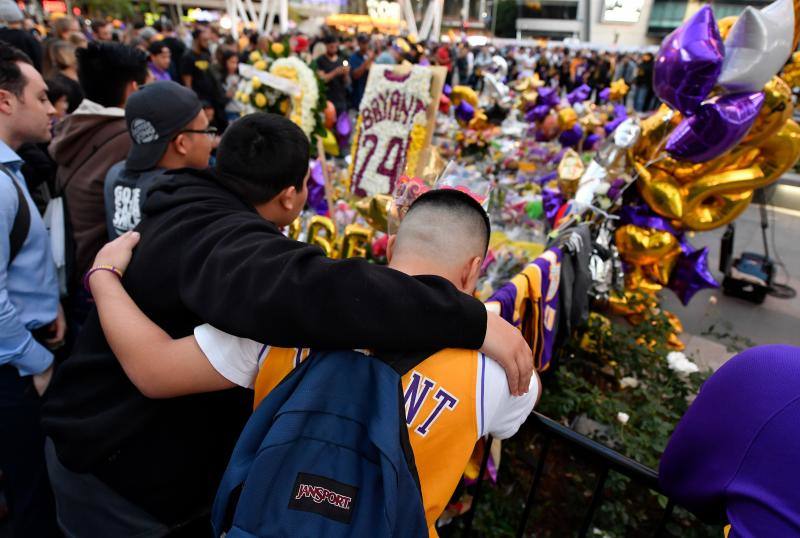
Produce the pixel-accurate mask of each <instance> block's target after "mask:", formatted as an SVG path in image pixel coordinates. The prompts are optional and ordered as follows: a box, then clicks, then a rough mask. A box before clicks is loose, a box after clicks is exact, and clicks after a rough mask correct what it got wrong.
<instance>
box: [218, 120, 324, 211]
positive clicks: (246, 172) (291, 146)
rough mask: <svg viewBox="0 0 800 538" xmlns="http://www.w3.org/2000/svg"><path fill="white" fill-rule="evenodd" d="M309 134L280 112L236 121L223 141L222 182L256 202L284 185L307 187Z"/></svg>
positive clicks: (220, 167) (252, 202)
mask: <svg viewBox="0 0 800 538" xmlns="http://www.w3.org/2000/svg"><path fill="white" fill-rule="evenodd" d="M309 157H310V145H309V142H308V137H307V136H306V134H305V133H304V132H303V130H302V129H300V127H298V126H297V125H295V124H294V123H293V122H292V121H291V120H289V119H288V118H285V117H284V116H281V115H278V114H267V113H263V112H262V113H256V114H249V115H247V116H244V117H243V118H240V119H238V120H236V121H235V122H233V123H232V124H231V125H230V126H229V127H228V129H227V130H226V131H225V134H224V135H223V136H222V140H221V141H220V143H219V148H218V149H217V165H216V171H217V176H218V178H219V182H220V183H222V184H223V185H224V186H225V187H227V188H228V189H230V190H231V191H233V192H234V193H236V194H238V195H239V196H240V197H241V198H242V199H243V200H244V201H246V202H248V203H250V204H252V205H256V204H262V203H264V202H268V201H270V200H272V199H273V198H275V196H277V195H278V193H280V192H281V191H282V190H283V189H285V188H287V187H295V188H296V189H298V190H301V189H302V188H303V180H304V179H305V177H306V173H307V172H308V159H309Z"/></svg>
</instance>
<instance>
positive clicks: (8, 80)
mask: <svg viewBox="0 0 800 538" xmlns="http://www.w3.org/2000/svg"><path fill="white" fill-rule="evenodd" d="M20 63H24V64H29V65H33V62H31V59H30V58H29V57H28V55H27V54H25V53H24V52H22V51H21V50H19V49H18V48H16V47H12V46H11V45H9V44H8V43H6V42H5V41H0V90H5V91H7V92H11V93H13V94H14V95H16V96H17V97H22V93H23V92H24V91H25V85H26V84H27V83H28V79H26V78H25V75H23V74H22V70H21V69H20V68H19V64H20Z"/></svg>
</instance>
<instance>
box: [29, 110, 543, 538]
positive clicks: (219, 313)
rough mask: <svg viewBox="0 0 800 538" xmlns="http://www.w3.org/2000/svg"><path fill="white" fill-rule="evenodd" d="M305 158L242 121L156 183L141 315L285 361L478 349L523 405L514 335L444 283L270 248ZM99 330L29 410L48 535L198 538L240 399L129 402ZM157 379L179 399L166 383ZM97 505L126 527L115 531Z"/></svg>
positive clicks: (235, 428) (137, 289)
mask: <svg viewBox="0 0 800 538" xmlns="http://www.w3.org/2000/svg"><path fill="white" fill-rule="evenodd" d="M309 151H310V143H309V140H308V137H307V136H306V135H305V133H303V131H302V130H301V129H300V128H299V127H298V126H297V125H295V124H294V123H292V122H291V121H290V120H289V119H288V118H285V117H283V116H280V115H275V114H250V115H248V116H245V117H243V118H241V119H239V120H237V121H235V122H233V123H232V124H231V126H230V127H229V128H228V130H227V131H226V132H225V134H224V135H223V137H222V140H221V141H220V146H219V149H218V154H217V163H216V165H215V168H214V169H206V170H192V169H181V170H175V171H171V172H170V173H169V174H167V177H164V178H162V179H160V180H159V181H157V182H156V183H155V185H154V186H153V188H151V189H150V192H149V194H148V199H147V203H146V204H145V206H144V208H143V211H144V215H145V217H144V218H143V219H142V222H141V223H140V224H139V226H138V228H137V231H138V232H140V233H141V238H142V240H141V243H140V245H139V247H138V248H137V250H136V252H135V254H134V256H133V259H132V261H131V263H130V267H128V270H127V271H126V273H125V275H124V284H125V289H126V290H127V291H128V292H129V293H130V296H131V298H132V299H133V300H134V301H135V302H136V304H137V305H138V306H139V307H140V308H141V309H142V311H143V312H144V313H145V314H146V315H148V316H151V317H152V318H153V320H154V321H155V322H156V323H158V324H159V325H161V326H163V327H164V328H165V329H166V330H167V331H168V333H169V334H170V335H172V336H175V337H184V336H190V335H192V333H193V331H194V329H195V327H197V326H199V325H202V324H204V323H210V324H212V325H213V326H215V327H217V328H219V329H221V330H224V331H226V332H228V333H230V334H234V335H237V336H242V337H246V338H250V339H254V340H259V341H266V342H271V343H274V344H276V345H284V346H287V347H291V346H297V347H300V346H302V347H306V346H313V347H317V348H319V349H363V348H378V347H385V348H390V349H398V350H414V349H437V348H445V347H458V348H467V349H479V348H482V349H483V351H484V352H486V353H488V354H490V355H492V356H493V357H495V358H496V359H497V360H498V362H500V363H501V364H502V365H503V367H504V368H505V369H506V371H508V372H509V378H510V382H509V385H510V386H511V387H512V391H513V392H518V391H519V392H524V391H525V390H527V388H528V384H529V383H528V380H529V379H530V376H531V375H532V366H533V361H532V357H531V352H530V348H529V347H528V346H527V344H526V343H525V340H524V339H523V338H522V335H521V334H520V333H519V331H517V330H516V329H514V327H512V326H511V325H509V324H507V323H506V322H505V321H503V320H502V319H501V318H500V317H499V316H496V315H494V314H487V312H486V308H485V307H484V306H483V304H482V303H481V302H480V301H478V300H476V299H474V298H472V297H469V296H468V295H466V294H463V293H461V292H459V291H458V290H457V289H456V288H455V287H454V286H453V285H452V283H450V282H448V281H447V280H446V279H443V278H441V277H438V276H432V275H419V276H415V277H412V276H409V275H405V274H403V273H401V272H399V271H395V270H392V269H389V268H386V267H379V266H376V265H373V264H370V263H368V262H367V261H366V260H363V259H347V260H332V259H329V258H327V257H325V255H324V253H323V252H322V250H321V249H319V248H318V247H315V246H312V245H308V244H304V243H300V242H297V241H293V240H291V239H289V238H287V237H286V236H285V235H283V234H282V233H281V227H282V226H285V225H287V224H289V223H290V222H291V221H293V220H294V219H295V217H296V216H297V214H298V213H300V211H301V210H302V208H303V206H304V204H305V201H306V197H307V195H308V188H307V181H308V175H309V169H308V163H309ZM125 237H126V238H129V236H125ZM120 239H122V238H120ZM109 271H110V269H109V268H108V267H106V268H100V267H93V271H92V273H91V274H90V275H89V276H88V277H87V278H86V282H87V284H88V285H89V286H92V285H94V283H95V282H96V281H97V280H102V279H103V278H104V277H112V278H117V276H116V275H112V274H111V272H109ZM104 321H105V320H102V319H101V318H100V317H99V316H98V314H97V312H92V313H91V314H90V316H89V318H88V320H87V323H86V325H84V328H83V332H82V334H81V338H80V339H79V341H78V343H77V344H76V347H75V351H74V352H73V354H72V356H70V358H69V360H67V361H65V363H64V364H63V365H62V366H61V368H59V371H58V372H56V375H55V376H54V378H53V382H52V385H51V388H50V391H49V395H48V399H47V402H46V404H45V407H44V410H43V420H42V423H43V425H44V426H45V431H46V433H47V435H48V437H49V438H50V439H51V440H52V443H51V444H50V445H49V447H50V448H51V449H52V450H49V451H48V453H47V457H48V469H49V471H50V473H51V481H52V483H53V487H54V490H55V491H56V498H57V499H58V501H59V502H58V509H59V511H60V512H59V516H61V514H62V512H61V511H62V508H63V514H64V516H65V517H68V518H69V521H68V522H67V521H65V520H61V519H60V521H61V522H62V524H69V525H70V526H71V529H74V530H72V531H71V532H70V534H71V535H73V536H77V537H81V536H98V535H108V536H119V537H124V536H140V535H143V534H144V533H148V532H149V533H150V534H147V535H148V536H163V535H166V534H167V533H170V532H172V533H175V532H182V533H184V535H185V536H202V535H203V533H204V532H208V529H209V527H210V522H209V511H210V508H211V502H212V500H213V498H214V494H215V491H216V487H217V485H218V483H219V478H220V477H221V476H222V472H223V471H224V469H225V465H226V463H227V461H228V459H229V457H230V454H231V451H232V449H233V446H234V445H235V443H236V439H237V437H238V435H239V433H240V432H241V428H242V427H243V425H244V424H245V422H246V421H247V419H248V417H249V415H250V410H251V409H252V394H250V393H248V391H246V390H244V389H239V388H234V389H230V390H216V389H214V388H204V386H200V387H199V388H198V386H197V385H195V386H193V387H192V388H193V389H194V390H193V391H192V393H191V394H190V393H189V392H187V391H184V392H183V394H184V396H179V394H176V393H174V392H173V393H172V394H170V393H167V392H161V393H160V392H158V391H152V392H151V391H142V390H140V389H139V388H138V387H137V386H136V385H135V384H134V383H132V382H131V380H130V379H129V377H128V375H129V373H126V371H125V370H123V368H122V367H121V366H120V362H119V360H118V358H117V357H116V356H115V354H114V353H113V351H112V349H111V347H109V342H108V341H107V339H106V337H105V336H104V334H103V331H102V328H101V322H104ZM128 321H130V322H133V321H134V318H131V319H129V320H128ZM133 328H134V327H131V329H132V330H133ZM154 343H155V342H151V341H147V340H140V341H139V345H140V346H141V347H142V348H147V349H153V348H152V344H154ZM155 353H156V356H158V357H159V359H160V360H161V361H163V363H164V364H165V365H168V364H174V362H173V361H171V360H170V358H171V357H170V356H168V355H164V354H161V353H160V352H159V351H155ZM205 363H206V366H207V367H208V368H210V366H208V361H205ZM170 377H171V378H173V379H176V378H177V379H182V380H183V381H184V382H185V383H186V384H187V385H192V379H193V377H192V376H186V375H184V374H183V372H182V371H181V369H180V368H179V369H178V370H176V371H173V373H172V375H170ZM228 386H229V387H230V385H228ZM209 391H214V392H209ZM198 392H200V393H198ZM203 392H204V393H203ZM201 393H202V394H201ZM187 394H188V395H187ZM398 398H399V390H398ZM398 406H399V401H398ZM54 471H55V473H56V474H57V476H55V475H54V474H53V473H54ZM112 498H113V499H114V503H115V504H114V506H115V507H120V506H123V507H126V508H123V509H124V510H125V512H124V513H125V515H126V516H130V518H131V519H128V520H125V521H124V522H123V523H124V525H120V524H119V523H121V521H120V518H119V514H120V513H121V512H120V510H109V502H110V500H111V499H112ZM131 520H133V521H134V522H135V524H134V525H129V524H128V523H130V521H131Z"/></svg>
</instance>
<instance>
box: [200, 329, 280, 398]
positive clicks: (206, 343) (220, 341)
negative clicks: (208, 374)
mask: <svg viewBox="0 0 800 538" xmlns="http://www.w3.org/2000/svg"><path fill="white" fill-rule="evenodd" d="M194 338H195V340H197V345H199V346H200V349H201V350H202V351H203V353H204V354H205V356H206V357H207V358H208V362H210V363H211V366H213V367H214V369H215V370H216V371H217V372H219V374H220V375H221V376H222V377H224V378H225V379H227V380H228V381H230V382H231V383H235V384H237V385H239V386H240V387H245V388H252V387H253V384H254V382H255V379H256V375H258V361H259V358H260V356H261V354H262V353H263V352H264V350H265V348H266V346H265V345H264V344H259V343H258V342H255V341H253V340H250V339H249V338H239V337H238V336H233V335H230V334H228V333H226V332H222V331H220V330H219V329H215V328H214V327H212V326H211V325H209V324H205V325H200V326H198V327H195V328H194Z"/></svg>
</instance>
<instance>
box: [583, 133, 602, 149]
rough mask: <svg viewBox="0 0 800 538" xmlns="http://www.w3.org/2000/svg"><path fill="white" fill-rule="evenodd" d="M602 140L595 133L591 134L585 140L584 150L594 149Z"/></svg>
mask: <svg viewBox="0 0 800 538" xmlns="http://www.w3.org/2000/svg"><path fill="white" fill-rule="evenodd" d="M598 142H600V137H599V136H597V135H596V134H594V133H591V134H589V135H588V136H587V137H586V140H584V141H583V150H584V151H590V150H593V149H594V146H595V144H597V143H598Z"/></svg>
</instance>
